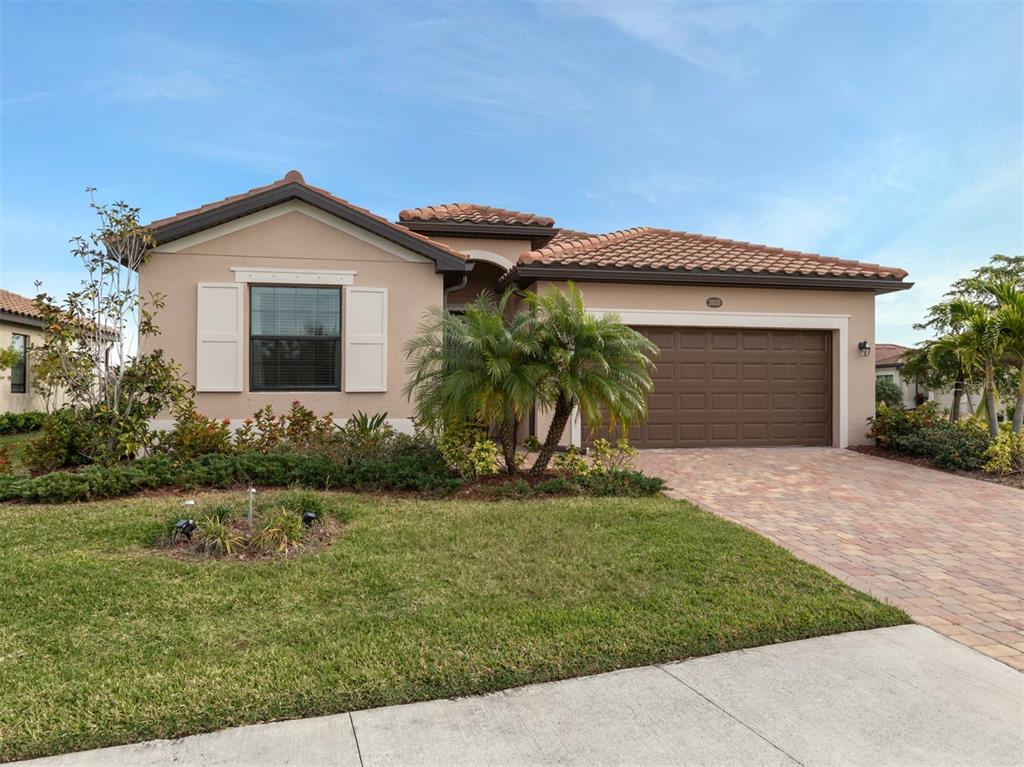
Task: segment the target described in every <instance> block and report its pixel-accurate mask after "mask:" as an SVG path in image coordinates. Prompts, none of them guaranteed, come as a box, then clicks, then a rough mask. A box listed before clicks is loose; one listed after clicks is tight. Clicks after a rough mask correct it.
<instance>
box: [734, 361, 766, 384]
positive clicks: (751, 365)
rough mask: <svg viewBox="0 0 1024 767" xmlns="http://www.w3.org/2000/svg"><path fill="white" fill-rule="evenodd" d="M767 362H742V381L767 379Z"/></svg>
mask: <svg viewBox="0 0 1024 767" xmlns="http://www.w3.org/2000/svg"><path fill="white" fill-rule="evenodd" d="M768 367H769V366H768V364H767V363H765V362H744V363H743V367H742V369H741V371H740V372H741V373H742V375H743V379H742V380H743V381H746V382H749V381H767V380H768Z"/></svg>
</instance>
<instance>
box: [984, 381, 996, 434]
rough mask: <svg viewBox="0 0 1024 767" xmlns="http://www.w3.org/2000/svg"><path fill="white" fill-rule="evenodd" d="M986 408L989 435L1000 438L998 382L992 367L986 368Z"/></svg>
mask: <svg viewBox="0 0 1024 767" xmlns="http://www.w3.org/2000/svg"><path fill="white" fill-rule="evenodd" d="M985 407H986V408H987V409H988V413H986V415H987V416H988V434H989V436H990V437H992V438H993V439H994V438H995V437H998V436H999V419H998V418H997V417H996V382H995V376H994V372H993V370H992V366H991V365H989V366H987V367H986V368H985Z"/></svg>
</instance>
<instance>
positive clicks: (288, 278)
mask: <svg viewBox="0 0 1024 767" xmlns="http://www.w3.org/2000/svg"><path fill="white" fill-rule="evenodd" d="M231 271H232V272H234V273H235V282H244V283H247V284H248V283H250V282H255V283H261V284H266V285H308V286H316V285H331V286H337V285H353V284H355V277H356V275H357V274H359V272H347V271H330V270H321V269H266V268H263V267H257V266H232V267H231Z"/></svg>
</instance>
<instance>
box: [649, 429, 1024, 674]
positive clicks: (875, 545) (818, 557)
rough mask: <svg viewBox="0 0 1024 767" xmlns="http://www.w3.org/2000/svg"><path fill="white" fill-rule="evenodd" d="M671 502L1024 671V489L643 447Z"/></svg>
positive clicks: (852, 458)
mask: <svg viewBox="0 0 1024 767" xmlns="http://www.w3.org/2000/svg"><path fill="white" fill-rule="evenodd" d="M638 464H639V466H640V467H641V468H643V469H644V470H645V471H648V472H650V473H653V474H657V475H659V476H661V477H664V478H665V480H666V481H667V482H668V484H669V492H668V494H669V495H671V496H673V497H676V498H685V499H687V500H690V501H693V502H694V503H696V504H697V505H699V506H701V507H702V508H704V509H706V510H707V511H711V512H714V513H715V514H719V515H720V516H723V517H726V518H727V519H731V520H733V521H735V522H739V523H740V524H743V525H746V526H747V527H750V528H753V529H754V530H756V531H757V532H759V533H761V534H762V535H765V536H767V537H768V538H770V539H772V540H773V541H775V542H776V543H778V544H780V545H782V546H785V547H786V548H787V549H789V550H790V551H792V552H793V553H794V554H796V555H797V556H799V557H800V558H801V559H805V560H807V561H808V562H812V563H814V564H816V565H818V566H820V567H823V568H824V569H825V570H828V571H829V572H830V573H832V574H833V575H835V576H837V577H839V578H841V579H842V580H844V581H846V582H847V583H849V584H851V585H852V586H855V587H857V588H859V589H861V590H863V591H867V592H869V593H871V594H874V595H875V596H877V597H879V598H881V599H885V600H887V601H889V602H891V603H893V604H897V605H899V606H901V607H902V608H903V609H905V610H906V611H907V612H908V613H910V615H911V616H912V617H913V618H914V620H915V621H917V622H918V623H922V624H924V625H925V626H930V627H931V628H933V629H935V630H936V631H938V632H940V633H943V634H945V635H946V636H949V637H951V638H952V639H955V640H957V641H959V642H962V643H964V644H966V645H969V646H971V647H974V648H975V649H977V650H979V651H980V652H983V653H985V654H986V655H991V656H992V657H994V658H998V659H999V660H1001V661H1004V662H1005V663H1008V664H1009V665H1011V666H1013V667H1014V668H1016V669H1019V670H1024V551H1022V549H1024V492H1022V491H1020V490H1017V489H1015V488H1011V487H1006V486H1003V485H998V484H995V483H992V482H983V481H980V480H976V479H968V478H966V477H959V476H956V475H953V474H946V473H944V472H940V471H935V470H932V469H926V468H921V467H918V466H912V465H910V464H906V463H900V462H898V461H890V460H886V459H884V458H874V457H871V456H867V455H863V454H860V453H855V452H853V451H850V450H836V449H832V448H717V449H699V450H698V449H689V450H644V451H642V452H641V454H640V458H639V459H638Z"/></svg>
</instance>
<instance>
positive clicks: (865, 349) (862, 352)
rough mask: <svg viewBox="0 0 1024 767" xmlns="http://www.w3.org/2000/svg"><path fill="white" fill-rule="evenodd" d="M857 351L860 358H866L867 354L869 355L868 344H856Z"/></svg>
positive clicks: (865, 342) (869, 346)
mask: <svg viewBox="0 0 1024 767" xmlns="http://www.w3.org/2000/svg"><path fill="white" fill-rule="evenodd" d="M857 350H858V351H859V352H860V356H861V357H867V356H868V355H869V354H871V344H869V343H868V342H867V341H861V342H860V343H859V344H857Z"/></svg>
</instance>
